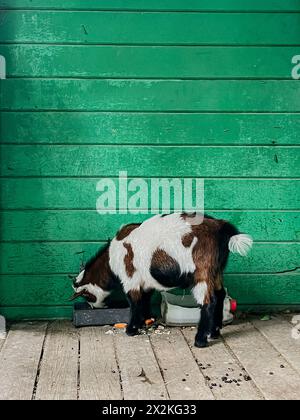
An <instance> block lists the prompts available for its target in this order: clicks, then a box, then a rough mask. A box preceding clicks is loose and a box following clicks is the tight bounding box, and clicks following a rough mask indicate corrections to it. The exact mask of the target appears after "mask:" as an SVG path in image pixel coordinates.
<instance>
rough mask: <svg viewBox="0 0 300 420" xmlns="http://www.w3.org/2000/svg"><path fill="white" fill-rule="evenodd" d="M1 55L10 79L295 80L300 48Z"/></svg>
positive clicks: (37, 50) (64, 49)
mask: <svg viewBox="0 0 300 420" xmlns="http://www.w3.org/2000/svg"><path fill="white" fill-rule="evenodd" d="M0 54H1V55H3V56H4V57H5V58H6V62H7V77H101V78H180V79H182V78H208V79H213V78H230V79H234V78H242V79H245V78H265V79H267V78H275V79H276V78H285V79H290V78H291V68H292V66H291V58H292V57H293V56H295V55H297V54H299V48H298V47H248V48H243V47H226V48H224V47H192V48H187V47H137V46H134V47H132V46H108V45H107V46H87V45H83V46H80V45H76V46H73V45H72V46H60V45H1V46H0ZM274 57H276V59H275V60H274Z"/></svg>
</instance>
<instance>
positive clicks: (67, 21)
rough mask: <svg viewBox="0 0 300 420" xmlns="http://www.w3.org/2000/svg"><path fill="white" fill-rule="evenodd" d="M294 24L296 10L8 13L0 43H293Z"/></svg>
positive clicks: (299, 21)
mask: <svg viewBox="0 0 300 420" xmlns="http://www.w3.org/2000/svg"><path fill="white" fill-rule="evenodd" d="M299 24H300V14H297V13H259V14H257V15H255V19H254V17H253V14H251V13H249V14H248V13H184V12H182V13H159V12H152V13H143V12H130V13H124V12H105V13H103V12H97V11H90V12H89V11H88V12H80V11H78V12H68V11H67V12H64V11H63V12H62V11H57V12H55V13H53V12H48V11H7V12H4V13H3V23H2V27H1V29H2V30H1V34H0V42H39V43H64V44H67V43H90V44H92V43H94V44H152V45H157V44H170V45H171V44H172V45H176V44H184V45H194V44H198V45H203V44H211V45H231V44H233V45H245V44H247V45H278V44H279V45H287V44H293V45H297V44H298V43H299V30H298V28H299ZM124 28H126V30H124ZM178 28H181V30H178ZM212 28H213V30H212Z"/></svg>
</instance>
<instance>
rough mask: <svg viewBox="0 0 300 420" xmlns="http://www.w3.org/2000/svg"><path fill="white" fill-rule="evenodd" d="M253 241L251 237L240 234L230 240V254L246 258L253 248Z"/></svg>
mask: <svg viewBox="0 0 300 420" xmlns="http://www.w3.org/2000/svg"><path fill="white" fill-rule="evenodd" d="M252 244H253V239H252V238H251V236H250V235H246V234H245V233H239V234H238V235H234V236H232V237H231V238H230V239H229V242H228V248H229V251H230V252H233V253H237V254H240V255H242V256H245V255H247V254H248V252H249V251H250V249H251V248H252Z"/></svg>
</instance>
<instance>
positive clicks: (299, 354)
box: [251, 316, 300, 374]
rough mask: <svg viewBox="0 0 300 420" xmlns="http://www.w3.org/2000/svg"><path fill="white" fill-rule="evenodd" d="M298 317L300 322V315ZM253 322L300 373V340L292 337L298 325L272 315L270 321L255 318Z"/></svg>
mask: <svg viewBox="0 0 300 420" xmlns="http://www.w3.org/2000/svg"><path fill="white" fill-rule="evenodd" d="M298 319H299V322H300V316H299V318H298ZM251 322H252V323H253V325H254V326H255V327H256V328H257V329H258V330H259V331H260V332H261V333H262V334H263V335H264V336H265V337H266V339H267V340H268V341H270V343H271V344H272V345H273V346H274V347H275V348H276V349H277V350H278V351H279V352H280V353H281V354H282V356H283V357H284V358H285V359H286V360H287V361H288V363H289V364H290V365H291V366H292V367H293V368H294V369H295V370H297V371H298V373H299V374H300V340H299V338H298V339H296V338H293V337H292V329H293V328H294V327H296V325H291V324H290V323H289V322H288V321H287V320H285V319H284V318H283V317H281V316H274V317H273V316H272V318H271V319H270V320H269V321H261V320H259V319H257V318H255V319H252V320H251Z"/></svg>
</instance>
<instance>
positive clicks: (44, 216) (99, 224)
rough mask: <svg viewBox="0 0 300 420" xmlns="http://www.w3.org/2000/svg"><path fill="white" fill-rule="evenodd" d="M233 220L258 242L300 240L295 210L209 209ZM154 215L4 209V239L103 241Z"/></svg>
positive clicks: (223, 217)
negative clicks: (121, 228) (215, 210)
mask: <svg viewBox="0 0 300 420" xmlns="http://www.w3.org/2000/svg"><path fill="white" fill-rule="evenodd" d="M209 214H210V215H212V216H214V217H217V218H219V219H225V220H230V222H231V223H233V224H234V225H236V226H237V227H238V228H239V230H240V231H241V232H248V233H251V235H252V237H253V238H254V240H255V241H300V214H299V212H298V211H295V212H284V211H281V212H279V211H275V212H269V211H265V212H261V211H259V212H256V211H250V212H247V211H235V212H230V211H227V212H224V211H223V212H222V211H221V212H220V211H218V212H213V211H212V212H209ZM151 216H152V214H138V215H133V214H106V215H104V214H102V215H99V214H98V213H97V212H96V211H86V210H85V211H80V210H78V211H54V210H43V211H2V212H1V213H0V217H1V220H2V229H1V240H2V241H78V240H80V241H102V240H106V239H107V238H112V237H114V236H115V234H116V232H117V231H118V230H119V228H120V226H122V225H124V224H127V223H133V222H135V223H136V222H142V221H144V220H146V219H148V218H149V217H151Z"/></svg>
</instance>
